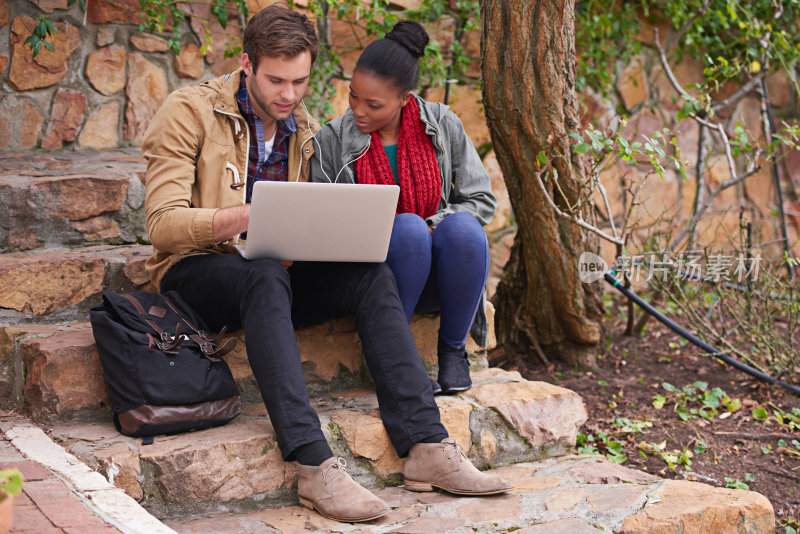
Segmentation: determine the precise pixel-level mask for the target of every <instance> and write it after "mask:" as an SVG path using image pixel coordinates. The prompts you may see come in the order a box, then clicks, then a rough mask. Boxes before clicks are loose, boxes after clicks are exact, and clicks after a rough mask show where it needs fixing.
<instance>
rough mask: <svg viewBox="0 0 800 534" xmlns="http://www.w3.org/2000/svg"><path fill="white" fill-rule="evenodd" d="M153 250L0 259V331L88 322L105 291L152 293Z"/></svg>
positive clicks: (96, 249) (100, 248) (44, 252)
mask: <svg viewBox="0 0 800 534" xmlns="http://www.w3.org/2000/svg"><path fill="white" fill-rule="evenodd" d="M151 251H152V247H151V246H150V245H116V246H115V245H96V246H89V247H81V248H75V249H66V248H55V247H48V248H41V249H36V250H32V251H28V252H13V253H6V254H0V287H2V288H3V291H2V293H0V326H3V325H20V324H37V323H38V324H46V323H50V324H53V323H57V322H66V321H76V320H77V321H85V320H87V319H88V317H89V316H88V311H89V308H91V307H92V306H95V305H96V304H98V303H99V302H100V294H101V293H102V292H103V291H136V290H150V289H152V288H151V285H150V278H149V276H148V274H147V272H146V271H145V269H144V262H145V260H146V259H147V257H148V256H150V253H151Z"/></svg>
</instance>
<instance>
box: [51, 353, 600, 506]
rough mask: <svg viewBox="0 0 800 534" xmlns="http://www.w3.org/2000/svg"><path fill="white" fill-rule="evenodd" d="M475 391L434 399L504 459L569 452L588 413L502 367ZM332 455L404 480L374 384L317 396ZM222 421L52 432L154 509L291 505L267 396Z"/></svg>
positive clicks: (457, 428)
mask: <svg viewBox="0 0 800 534" xmlns="http://www.w3.org/2000/svg"><path fill="white" fill-rule="evenodd" d="M473 381H474V382H475V385H474V386H473V388H472V389H470V390H469V391H467V392H464V393H462V394H460V395H457V396H453V397H437V404H438V406H439V410H440V412H441V415H442V422H443V424H444V425H445V427H446V428H447V429H448V432H449V433H450V435H451V436H452V437H453V438H454V439H456V440H457V441H458V442H459V443H460V444H461V446H462V447H463V449H464V450H465V451H466V452H467V454H468V456H469V458H470V459H471V460H472V461H473V462H474V463H475V464H476V465H479V466H481V467H499V466H504V465H510V464H512V463H516V462H525V461H534V460H539V459H542V458H549V457H555V456H559V455H565V454H568V453H570V451H571V450H572V447H573V446H574V444H575V439H576V436H577V432H578V428H579V427H580V426H581V425H582V424H583V423H584V422H585V420H586V410H585V408H584V406H583V401H582V400H581V399H580V397H578V396H577V395H576V394H575V393H573V392H571V391H569V390H566V389H564V388H560V387H558V386H553V385H550V384H547V383H544V382H530V381H527V380H524V379H522V378H521V377H520V376H519V374H518V373H515V372H507V371H502V370H500V369H481V370H475V371H473ZM312 404H313V405H314V407H315V409H316V410H317V412H318V413H319V415H320V420H321V423H322V429H323V432H324V433H325V435H326V438H327V439H328V441H329V443H330V444H331V447H332V449H333V450H334V453H335V454H337V455H338V456H342V457H343V458H345V459H346V460H347V463H348V466H349V469H350V472H351V473H352V474H353V476H354V477H355V478H356V479H357V480H358V481H359V482H361V483H362V484H364V485H365V486H366V487H369V488H373V489H375V488H382V487H385V486H391V485H397V484H400V483H402V476H401V472H402V460H400V458H398V457H397V454H396V453H395V451H394V448H393V447H392V446H391V444H390V442H389V438H388V435H387V434H386V431H385V429H384V428H383V424H382V423H381V420H380V416H379V414H378V404H377V399H376V397H375V394H374V392H373V391H372V390H370V389H360V390H350V391H345V392H339V393H334V394H330V395H325V396H319V397H315V398H314V399H313V401H312ZM243 412H244V413H243V414H242V415H241V416H240V417H238V418H237V419H235V420H234V421H232V422H231V423H229V424H228V425H225V426H223V427H218V428H213V429H208V430H203V431H198V432H191V433H185V434H180V435H175V436H159V437H156V439H155V443H153V444H152V445H142V444H141V440H140V439H134V438H129V437H126V436H122V435H121V434H119V433H118V432H117V431H116V430H115V429H114V427H113V425H112V424H111V423H110V419H106V420H105V421H107V422H93V423H89V424H86V423H66V422H56V423H54V424H53V425H52V426H50V427H49V428H50V430H49V433H50V435H51V437H52V438H53V439H54V440H55V441H57V442H59V443H61V444H62V446H64V447H65V448H67V449H68V450H69V451H70V452H71V453H72V454H74V455H75V456H77V457H78V458H80V459H81V460H82V461H84V462H85V463H86V464H87V465H89V466H90V467H92V468H93V469H95V470H97V471H99V472H100V473H102V474H104V475H105V476H106V477H107V478H108V479H109V480H110V481H112V483H114V484H115V485H117V486H118V487H120V488H122V489H124V490H125V491H126V493H128V495H130V496H131V497H133V498H134V499H136V500H139V501H140V502H141V503H142V504H143V506H145V508H147V509H148V510H149V511H150V512H151V513H153V514H154V515H156V516H158V517H169V518H173V519H174V518H176V517H192V516H195V515H198V514H199V515H207V514H208V513H210V512H219V511H230V512H245V511H252V510H256V509H262V508H264V507H268V508H273V507H276V506H285V505H291V504H295V503H296V502H297V501H296V493H295V491H296V476H295V471H294V464H293V463H289V464H286V463H284V462H283V461H282V459H281V456H280V451H279V450H278V447H277V442H276V440H275V434H274V431H273V429H272V426H271V425H270V422H269V417H268V416H267V414H266V410H265V408H264V406H263V404H250V405H247V406H245V409H244V411H243Z"/></svg>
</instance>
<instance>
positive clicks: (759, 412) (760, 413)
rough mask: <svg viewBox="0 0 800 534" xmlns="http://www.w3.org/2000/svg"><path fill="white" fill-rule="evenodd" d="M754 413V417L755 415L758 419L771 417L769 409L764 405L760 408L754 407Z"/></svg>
mask: <svg viewBox="0 0 800 534" xmlns="http://www.w3.org/2000/svg"><path fill="white" fill-rule="evenodd" d="M752 414H753V417H755V418H756V419H766V418H768V417H769V414H768V413H767V409H766V408H764V407H763V406H759V407H758V408H753V411H752Z"/></svg>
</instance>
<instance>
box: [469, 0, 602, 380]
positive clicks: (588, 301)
mask: <svg viewBox="0 0 800 534" xmlns="http://www.w3.org/2000/svg"><path fill="white" fill-rule="evenodd" d="M481 18H482V21H483V38H482V39H481V55H482V58H483V61H482V69H483V105H484V109H485V110H486V118H487V122H488V124H489V131H490V133H491V137H492V143H493V145H494V150H495V153H496V155H497V160H498V162H499V163H500V167H501V168H502V170H503V174H504V176H505V181H506V185H507V187H508V192H509V196H510V198H511V205H512V207H513V209H514V217H515V219H516V222H517V237H516V241H515V243H514V247H513V249H512V251H511V259H510V260H509V262H508V265H507V267H506V272H505V275H504V277H503V280H502V281H501V283H500V285H499V287H498V289H497V294H496V296H495V307H496V309H497V313H496V319H495V324H496V326H495V329H496V332H497V341H498V344H500V345H502V346H505V347H506V348H507V349H509V350H511V351H522V352H524V353H528V354H532V353H533V350H535V348H536V346H537V344H538V345H539V346H540V347H541V348H542V350H543V351H544V353H545V354H547V355H548V356H552V357H555V358H557V359H560V360H563V361H567V362H569V363H575V362H577V363H580V364H581V365H586V366H588V367H592V368H593V367H594V366H595V356H596V354H597V353H598V351H599V346H600V341H601V332H602V331H601V326H600V322H599V321H600V318H601V316H602V287H601V283H602V282H594V283H590V284H584V283H582V282H581V281H580V279H579V276H578V275H579V271H578V257H579V256H580V255H581V253H583V252H585V251H589V252H595V253H596V252H597V251H598V241H597V238H596V236H594V234H591V233H589V232H586V231H584V230H582V229H581V228H580V227H579V226H578V225H576V224H574V223H572V222H571V221H569V220H567V219H564V218H562V217H559V216H558V215H556V213H555V212H554V211H553V209H552V207H551V206H550V205H549V204H548V203H547V201H546V199H545V197H544V196H543V194H542V191H541V188H540V187H539V185H538V183H537V179H536V172H537V164H536V161H537V155H538V154H539V152H544V153H545V154H548V155H550V154H563V155H567V157H568V159H569V163H568V162H567V161H565V160H564V159H563V158H554V159H553V160H552V161H553V165H554V167H555V168H556V169H557V170H558V176H559V178H558V182H559V184H560V186H561V190H562V191H563V193H564V195H565V196H566V197H567V199H568V200H569V202H570V203H571V204H574V203H575V201H576V199H577V198H578V197H579V193H580V192H581V188H582V185H581V179H582V178H584V177H586V176H588V172H589V166H588V160H587V159H586V157H585V156H584V155H580V154H571V150H570V138H569V137H568V135H567V133H568V132H570V131H575V132H577V131H579V130H580V121H579V116H578V106H577V95H576V92H575V70H576V57H575V20H574V13H573V0H547V1H545V0H504V1H503V2H496V1H494V0H481ZM570 154H571V155H570ZM545 185H546V187H547V189H548V190H549V194H550V197H551V198H553V199H554V200H555V202H556V204H557V205H559V207H560V208H561V210H562V211H567V209H566V205H567V204H566V203H565V201H564V199H563V198H561V193H560V192H558V191H556V193H554V192H553V182H552V181H548V182H547V183H546V184H545ZM581 214H582V216H583V217H584V218H585V219H586V220H589V221H591V213H590V211H589V209H588V208H584V209H583V211H582V213H581Z"/></svg>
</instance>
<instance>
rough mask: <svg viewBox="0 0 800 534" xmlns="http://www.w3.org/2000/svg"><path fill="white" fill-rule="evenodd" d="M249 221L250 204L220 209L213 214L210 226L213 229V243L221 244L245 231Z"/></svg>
mask: <svg viewBox="0 0 800 534" xmlns="http://www.w3.org/2000/svg"><path fill="white" fill-rule="evenodd" d="M249 221H250V204H244V205H242V206H230V207H228V208H222V209H219V210H217V211H216V212H215V213H214V219H213V220H212V222H211V226H212V228H213V229H214V241H216V242H217V243H222V242H223V241H227V240H228V239H231V238H232V237H234V236H236V235H239V234H241V233H244V232H246V231H247V224H248V222H249Z"/></svg>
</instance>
